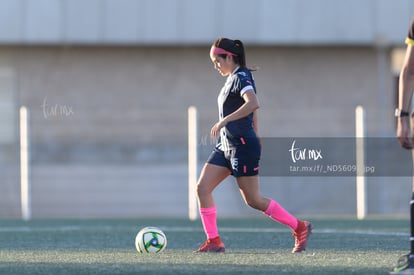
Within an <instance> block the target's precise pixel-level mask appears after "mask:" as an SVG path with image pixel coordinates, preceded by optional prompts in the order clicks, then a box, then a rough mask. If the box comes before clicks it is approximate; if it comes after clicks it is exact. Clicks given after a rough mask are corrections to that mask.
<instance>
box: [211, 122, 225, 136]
mask: <svg viewBox="0 0 414 275" xmlns="http://www.w3.org/2000/svg"><path fill="white" fill-rule="evenodd" d="M226 124H227V122H226V121H225V120H224V119H223V120H220V121H219V122H217V123H216V124H214V126H213V127H212V128H211V131H210V136H211V137H212V138H215V137H217V136H218V135H219V133H220V130H221V128H223V127H224V126H226Z"/></svg>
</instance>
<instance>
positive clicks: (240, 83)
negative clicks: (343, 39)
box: [196, 38, 312, 253]
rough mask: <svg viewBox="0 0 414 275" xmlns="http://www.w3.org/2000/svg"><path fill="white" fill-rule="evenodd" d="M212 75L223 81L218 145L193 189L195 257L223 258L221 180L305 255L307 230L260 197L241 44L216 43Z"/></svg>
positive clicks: (252, 94) (252, 97)
mask: <svg viewBox="0 0 414 275" xmlns="http://www.w3.org/2000/svg"><path fill="white" fill-rule="evenodd" d="M210 58H211V61H212V62H213V64H214V67H215V69H216V70H217V71H218V72H219V73H220V74H221V75H222V76H227V80H226V82H225V84H224V86H223V88H222V89H221V91H220V94H219V96H218V109H219V121H218V122H217V123H216V124H215V125H214V126H213V127H212V128H211V132H210V134H211V137H217V136H219V137H220V139H219V142H218V144H217V145H216V147H215V149H214V150H213V152H212V153H211V155H210V157H209V158H208V160H207V163H206V164H205V165H204V167H203V169H202V171H201V175H200V178H199V180H198V185H197V195H198V202H199V207H200V215H201V221H202V224H203V227H204V231H205V233H206V235H207V240H206V241H205V242H204V243H203V244H202V245H201V246H200V248H199V249H198V250H197V251H196V252H224V250H225V247H224V244H223V242H222V241H221V239H220V236H219V233H218V228H217V220H216V207H215V204H214V199H213V196H212V192H213V190H214V188H216V187H217V186H218V185H219V184H220V183H221V182H222V181H223V180H224V179H225V178H226V177H228V176H229V175H233V176H234V177H235V178H236V181H237V184H238V186H239V189H240V192H241V195H242V196H243V198H244V201H245V202H246V204H247V205H249V206H250V207H252V208H254V209H257V210H259V211H262V212H263V213H264V214H266V215H268V216H269V217H270V218H272V219H273V220H276V221H278V222H280V223H282V224H284V225H286V226H288V227H290V228H291V229H292V231H293V236H294V238H295V246H294V248H293V250H292V253H297V252H301V251H303V250H305V248H306V245H307V241H308V237H309V235H310V234H311V231H312V225H311V224H310V223H309V222H307V221H300V220H298V219H297V218H295V217H294V216H292V215H291V214H290V213H289V212H287V211H286V210H285V209H284V208H282V207H281V206H280V205H279V204H278V203H277V202H276V201H274V200H272V199H268V198H265V197H263V196H262V195H261V193H260V191H259V176H258V173H259V159H260V150H261V146H260V141H259V138H258V137H257V135H256V133H257V132H258V128H257V114H256V110H257V109H258V108H259V102H258V99H257V97H256V87H255V83H254V79H253V76H252V74H251V71H250V70H249V69H248V68H247V67H246V59H245V52H244V47H243V44H242V42H241V41H240V40H231V39H227V38H219V39H217V40H216V41H215V42H214V43H213V45H212V47H211V50H210Z"/></svg>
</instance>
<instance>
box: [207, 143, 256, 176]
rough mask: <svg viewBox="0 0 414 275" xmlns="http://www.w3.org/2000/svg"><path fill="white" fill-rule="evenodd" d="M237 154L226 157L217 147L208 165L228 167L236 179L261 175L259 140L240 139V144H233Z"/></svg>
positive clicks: (208, 160)
mask: <svg viewBox="0 0 414 275" xmlns="http://www.w3.org/2000/svg"><path fill="white" fill-rule="evenodd" d="M232 144H233V146H234V147H235V152H234V153H233V154H232V156H229V157H226V155H225V154H224V152H223V151H222V150H220V149H218V148H217V147H216V148H214V150H213V152H211V154H210V156H209V158H208V159H207V163H210V164H214V165H218V166H222V167H226V168H228V169H229V170H230V171H231V174H232V175H233V176H234V177H236V178H237V177H246V176H256V175H258V174H259V160H260V150H261V148H260V143H259V139H258V138H256V137H254V138H240V142H234V141H233V142H232Z"/></svg>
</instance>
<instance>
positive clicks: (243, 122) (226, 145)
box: [217, 68, 256, 155]
mask: <svg viewBox="0 0 414 275" xmlns="http://www.w3.org/2000/svg"><path fill="white" fill-rule="evenodd" d="M248 90H253V91H254V92H255V93H256V86H255V83H254V79H253V75H252V73H251V72H250V71H249V70H248V69H247V68H236V69H235V71H234V72H233V73H232V74H230V75H229V76H228V77H227V80H226V83H225V84H224V86H223V88H222V89H221V91H220V94H219V96H218V99H217V102H218V109H219V118H220V120H221V119H223V118H224V117H226V116H227V115H229V114H231V113H233V112H234V111H236V110H237V109H239V108H240V107H241V106H242V105H243V104H244V102H245V101H244V99H243V94H244V93H245V92H246V91H248ZM240 137H244V138H249V137H256V133H255V131H254V129H253V113H251V114H249V115H248V116H246V117H243V118H240V119H238V120H235V121H231V122H229V123H227V125H226V126H225V127H223V128H222V129H221V130H220V142H219V144H218V145H217V148H218V149H220V150H222V151H225V152H227V153H231V151H233V149H234V145H235V144H234V142H238V140H239V138H240ZM226 155H227V154H226Z"/></svg>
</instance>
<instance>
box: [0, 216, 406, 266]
mask: <svg viewBox="0 0 414 275" xmlns="http://www.w3.org/2000/svg"><path fill="white" fill-rule="evenodd" d="M311 220H312V222H313V224H314V233H313V235H312V236H311V239H310V242H309V247H308V250H307V251H306V252H305V253H301V254H294V255H292V254H291V253H290V250H291V249H292V246H293V239H292V237H291V233H290V231H289V230H287V229H286V228H285V227H283V226H281V225H279V224H277V223H274V222H272V221H271V220H270V219H267V218H265V217H259V218H257V219H219V221H218V222H219V226H220V232H221V235H222V239H223V241H224V242H225V244H226V253H225V254H218V255H217V254H193V253H192V251H193V250H194V249H196V248H197V247H198V245H199V244H200V243H201V241H203V240H204V233H203V232H202V228H201V223H200V221H195V222H190V221H188V220H185V219H182V220H177V219H174V220H173V219H146V220H144V219H136V220H34V221H30V222H23V221H11V220H3V221H0V274H141V273H142V274H388V272H389V271H390V269H391V268H392V267H393V266H394V265H395V263H396V261H397V259H398V257H399V256H400V255H402V254H405V253H407V252H408V249H409V241H408V238H409V234H408V232H409V221H408V220H402V219H368V220H364V221H357V220H354V219H311ZM145 226H158V227H160V228H161V229H163V231H164V232H165V233H166V235H167V238H168V246H167V249H166V250H165V251H164V252H162V253H160V254H147V255H144V254H138V253H136V251H135V246H134V240H135V235H136V233H137V232H138V230H139V229H140V228H142V227H145Z"/></svg>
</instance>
